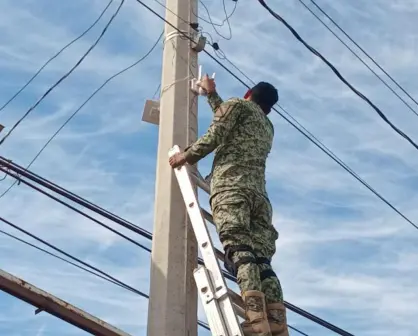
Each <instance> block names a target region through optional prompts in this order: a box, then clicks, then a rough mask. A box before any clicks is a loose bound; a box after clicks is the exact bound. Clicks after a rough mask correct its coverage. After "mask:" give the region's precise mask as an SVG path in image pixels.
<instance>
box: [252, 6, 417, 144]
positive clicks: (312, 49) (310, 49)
mask: <svg viewBox="0 0 418 336" xmlns="http://www.w3.org/2000/svg"><path fill="white" fill-rule="evenodd" d="M258 2H259V3H260V4H261V6H263V7H264V8H265V9H266V10H267V11H268V12H269V13H270V14H271V15H272V16H273V17H274V18H275V19H276V20H278V21H280V22H281V23H283V24H284V25H285V26H286V28H287V29H289V30H290V31H291V33H292V34H293V35H294V36H295V37H296V39H297V40H299V41H300V42H301V43H302V44H303V45H304V46H305V47H306V48H307V49H308V50H309V51H310V52H311V53H312V54H314V55H315V56H317V57H319V58H320V59H321V60H322V61H323V62H324V63H325V64H326V65H328V67H330V68H331V70H332V71H333V72H334V73H335V74H336V75H337V77H338V78H339V79H340V80H341V81H342V82H343V83H344V84H345V85H347V86H348V87H349V88H350V89H351V91H353V92H354V93H355V94H356V95H357V96H359V97H360V98H361V99H363V100H364V101H365V102H367V103H368V104H369V105H370V106H371V107H372V108H373V109H374V110H375V111H376V112H377V114H378V115H379V116H380V118H382V119H383V120H384V121H385V122H386V123H387V124H388V125H389V126H390V127H392V129H393V130H395V132H396V133H398V134H399V135H400V136H402V137H403V138H404V139H406V140H407V141H408V142H409V143H410V144H411V145H412V146H414V147H415V149H417V150H418V145H417V144H416V143H415V142H414V141H413V140H412V139H411V138H410V137H409V136H408V135H406V134H405V133H404V132H403V131H401V130H400V129H399V128H397V127H396V126H395V125H394V124H393V123H392V122H391V121H390V120H389V119H388V118H387V117H386V115H385V114H384V113H383V112H382V111H381V110H380V109H379V108H378V107H377V106H376V105H375V104H374V103H372V102H371V101H370V99H369V98H367V97H366V96H365V95H364V94H362V93H361V92H360V91H358V90H357V89H356V88H355V87H354V86H352V85H351V84H350V83H349V82H348V81H347V80H346V79H345V78H344V77H343V76H342V75H341V73H340V72H339V71H338V70H337V69H336V68H335V66H334V65H332V64H331V63H330V62H329V61H328V60H327V59H326V58H325V57H324V56H323V55H322V54H321V53H319V52H318V51H317V50H316V49H315V48H313V47H311V46H310V45H309V44H308V43H306V42H305V41H304V40H303V39H302V38H301V37H300V35H299V34H298V33H297V32H296V30H295V29H294V28H293V27H292V26H291V25H289V23H287V21H286V20H284V19H283V18H282V17H281V16H280V15H279V14H277V13H276V12H274V11H273V10H272V9H271V8H270V7H269V6H267V4H266V3H265V1H264V0H258Z"/></svg>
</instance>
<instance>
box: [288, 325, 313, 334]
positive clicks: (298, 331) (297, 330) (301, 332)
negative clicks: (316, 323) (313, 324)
mask: <svg viewBox="0 0 418 336" xmlns="http://www.w3.org/2000/svg"><path fill="white" fill-rule="evenodd" d="M287 326H288V327H289V328H290V329H292V330H293V331H296V332H297V333H299V334H301V335H303V336H309V335H308V334H306V333H304V332H303V331H300V330H299V329H296V328H295V327H292V326H291V325H287Z"/></svg>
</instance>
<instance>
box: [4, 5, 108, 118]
mask: <svg viewBox="0 0 418 336" xmlns="http://www.w3.org/2000/svg"><path fill="white" fill-rule="evenodd" d="M113 1H114V0H110V1H109V3H108V4H107V6H106V7H105V8H104V9H103V10H102V12H101V13H100V15H99V17H98V18H97V19H96V21H94V22H93V23H92V24H91V25H90V27H88V28H87V29H86V30H85V31H84V32H83V33H81V34H80V35H79V36H78V37H76V38H75V39H74V40H72V41H71V42H70V43H68V44H67V45H66V46H64V47H63V48H62V49H61V50H60V51H58V52H57V53H56V54H55V55H54V56H52V57H51V58H50V59H49V60H48V61H46V63H45V64H44V65H42V66H41V67H40V68H39V69H38V71H36V73H35V74H34V75H33V76H32V77H31V78H30V79H29V80H28V81H27V82H26V84H25V85H23V86H22V88H20V89H19V90H18V91H17V92H16V93H15V94H14V95H13V96H12V97H11V98H10V99H9V100H8V101H7V102H6V103H5V104H4V105H3V106H2V107H0V112H1V111H2V110H4V108H5V107H6V106H7V105H9V104H10V103H11V102H12V101H13V100H14V99H15V98H16V97H17V96H18V95H19V94H20V93H21V92H22V91H23V90H24V89H25V88H26V87H27V86H28V85H29V84H30V83H31V82H32V81H33V80H34V79H35V78H36V77H37V76H38V75H39V74H40V73H41V71H42V70H43V69H45V67H46V66H47V65H48V64H49V63H50V62H51V61H53V60H54V59H55V58H57V57H58V56H59V55H60V54H61V53H62V52H63V51H64V50H65V49H67V48H68V47H70V46H71V45H72V44H74V43H75V42H77V41H78V40H79V39H81V38H82V37H84V36H85V35H86V34H87V33H88V32H89V31H90V30H91V29H92V28H93V27H94V26H96V24H97V23H98V22H99V21H100V19H101V18H102V17H103V15H104V14H105V13H106V11H107V10H108V8H109V7H110V5H111V4H112V3H113Z"/></svg>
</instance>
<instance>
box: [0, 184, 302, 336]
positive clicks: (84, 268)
mask: <svg viewBox="0 0 418 336" xmlns="http://www.w3.org/2000/svg"><path fill="white" fill-rule="evenodd" d="M38 191H39V190H38ZM1 220H3V219H1ZM3 222H5V221H4V220H3ZM6 224H8V223H6ZM9 225H10V224H9ZM16 229H17V228H16ZM17 230H19V229H17ZM19 231H21V230H19ZM21 232H23V233H25V234H28V235H30V236H31V234H29V232H24V231H21ZM0 233H2V234H4V235H6V236H8V237H10V238H12V239H14V240H17V241H19V242H21V243H23V244H26V245H28V246H31V247H32V248H35V249H37V250H39V251H41V252H44V253H46V254H48V255H50V256H52V257H54V258H56V259H59V260H61V261H64V262H65V263H67V264H70V265H72V266H74V267H77V268H79V269H81V270H83V271H85V272H88V273H90V274H92V275H94V276H97V277H99V278H101V279H103V280H105V281H108V282H110V283H113V284H115V285H117V286H119V287H122V288H125V289H128V290H130V291H132V289H130V288H129V287H130V286H128V285H126V286H122V285H121V284H120V283H118V282H117V281H115V280H113V279H112V278H107V277H105V276H103V275H101V274H98V273H96V272H93V271H91V270H89V269H88V268H86V267H83V266H80V265H77V264H76V263H73V262H72V261H70V260H68V259H65V258H62V257H60V256H59V255H57V254H55V253H52V252H50V251H48V250H45V249H43V248H41V247H39V246H36V245H34V244H32V243H30V242H28V241H26V240H24V239H21V238H19V237H17V236H14V235H12V234H11V233H8V232H5V231H3V230H1V229H0ZM31 237H32V238H33V237H34V236H31ZM34 239H36V240H38V241H41V242H43V241H42V240H40V239H37V238H34ZM51 246H52V245H51ZM141 247H142V246H141ZM54 249H55V250H58V249H57V248H54ZM144 249H145V250H146V251H148V252H151V250H149V249H147V248H144ZM71 259H73V260H78V259H76V258H75V257H72V256H71ZM134 293H136V291H134ZM141 293H142V292H141ZM141 296H143V297H146V298H149V296H148V295H146V294H145V293H142V295H141ZM198 324H199V325H200V326H201V327H203V328H205V329H207V330H210V328H209V325H208V324H207V323H204V322H201V321H198ZM289 328H291V329H293V330H295V331H297V332H298V333H300V334H302V335H305V336H308V335H306V334H305V333H303V332H302V331H300V330H298V329H296V328H294V327H292V326H290V325H289Z"/></svg>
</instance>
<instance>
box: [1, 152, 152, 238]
mask: <svg viewBox="0 0 418 336" xmlns="http://www.w3.org/2000/svg"><path fill="white" fill-rule="evenodd" d="M2 166H4V167H6V168H7V170H5V168H3V167H2ZM0 170H1V171H7V174H11V172H14V173H15V174H16V175H14V177H15V178H16V177H17V179H18V180H19V181H20V182H23V180H22V178H21V177H22V176H23V177H25V178H27V179H29V180H31V181H33V182H35V183H37V184H39V185H41V186H43V187H45V188H47V189H49V190H51V191H53V192H55V193H57V194H59V195H61V196H63V197H65V198H67V199H69V200H71V201H73V202H75V203H77V204H79V205H81V206H83V207H85V208H87V209H89V210H91V211H93V212H96V213H98V214H99V215H101V216H103V217H105V218H107V219H109V220H112V221H113V222H115V223H117V224H119V225H121V226H123V227H125V228H127V229H128V230H131V231H133V232H135V233H137V234H139V235H141V236H143V237H145V238H147V239H152V234H151V233H150V232H148V231H146V230H144V229H142V228H140V227H139V226H137V225H134V224H132V223H130V222H128V221H126V220H124V219H122V218H120V217H118V216H115V215H113V214H112V213H111V212H109V211H106V210H103V209H101V208H98V207H97V206H95V205H94V204H93V203H91V202H88V201H85V200H84V199H83V198H81V197H79V196H77V195H75V194H73V193H70V192H67V191H66V190H65V189H64V188H61V187H59V186H56V185H54V184H53V183H50V182H49V181H48V180H46V179H44V178H40V177H38V176H37V175H36V174H32V173H31V172H30V171H29V170H26V169H25V168H23V167H21V166H19V165H17V164H15V163H11V162H10V161H8V160H6V159H4V158H3V157H1V156H0ZM25 184H27V183H25Z"/></svg>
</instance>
